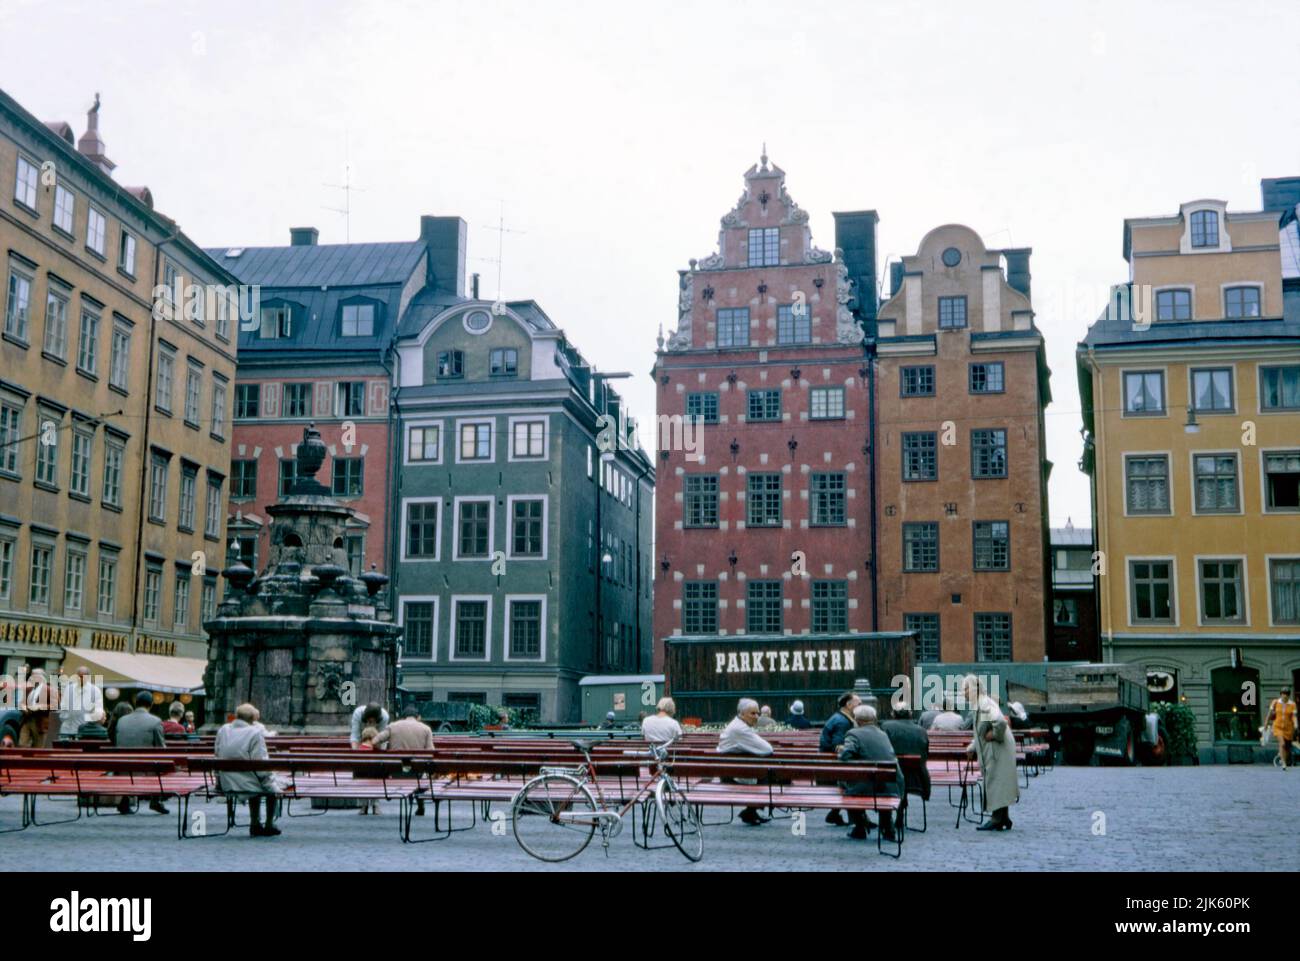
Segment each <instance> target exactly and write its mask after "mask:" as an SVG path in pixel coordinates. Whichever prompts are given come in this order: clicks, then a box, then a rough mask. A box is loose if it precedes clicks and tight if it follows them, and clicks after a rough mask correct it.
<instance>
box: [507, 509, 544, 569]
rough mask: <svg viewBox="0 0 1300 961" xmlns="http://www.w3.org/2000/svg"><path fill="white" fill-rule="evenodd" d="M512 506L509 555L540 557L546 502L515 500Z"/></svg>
mask: <svg viewBox="0 0 1300 961" xmlns="http://www.w3.org/2000/svg"><path fill="white" fill-rule="evenodd" d="M512 505H513V506H512V509H511V517H510V524H511V532H510V539H511V548H510V552H511V554H512V555H514V556H515V557H541V556H542V553H543V551H544V540H543V533H544V526H543V517H544V516H545V509H546V502H545V501H543V500H541V499H529V500H516V501H513V502H512Z"/></svg>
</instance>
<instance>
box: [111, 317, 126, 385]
mask: <svg viewBox="0 0 1300 961" xmlns="http://www.w3.org/2000/svg"><path fill="white" fill-rule="evenodd" d="M119 346H120V347H121V349H120V350H119V349H118V348H119ZM108 386H110V387H116V388H117V389H118V390H120V391H123V392H125V391H127V390H129V389H130V386H131V330H130V328H129V327H126V326H124V325H122V324H118V323H115V324H113V336H112V339H111V340H110V341H109V358H108Z"/></svg>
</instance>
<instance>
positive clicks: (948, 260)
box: [943, 247, 961, 267]
mask: <svg viewBox="0 0 1300 961" xmlns="http://www.w3.org/2000/svg"><path fill="white" fill-rule="evenodd" d="M943 262H944V266H947V267H956V266H957V265H958V264H959V263H961V251H960V250H958V249H957V248H956V247H949V248H948V249H947V250H945V251H944V252H943Z"/></svg>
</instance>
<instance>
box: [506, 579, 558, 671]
mask: <svg viewBox="0 0 1300 961" xmlns="http://www.w3.org/2000/svg"><path fill="white" fill-rule="evenodd" d="M516 601H526V602H527V601H541V602H542V623H541V653H540V654H539V655H538V656H537V657H522V656H519V657H516V656H513V655H512V654H511V653H510V606H511V605H512V604H514V603H515V602H516ZM546 615H547V595H545V594H507V595H506V596H505V614H504V617H503V618H502V621H501V624H502V629H501V657H502V660H506V661H514V662H515V663H517V664H543V663H545V662H546V647H547V645H546V641H547V637H546V635H547V633H548V632H547V629H546V628H547V624H548V623H549V622H548V621H547V619H546Z"/></svg>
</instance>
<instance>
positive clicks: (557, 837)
mask: <svg viewBox="0 0 1300 961" xmlns="http://www.w3.org/2000/svg"><path fill="white" fill-rule="evenodd" d="M510 813H511V820H512V821H513V822H514V831H515V840H516V841H518V842H519V846H520V847H521V848H523V849H524V850H525V851H527V852H528V853H529V854H531V855H532V856H533V857H535V858H537V859H538V860H539V861H567V860H569V858H572V857H576V856H577V855H578V854H580V853H581V852H582V849H583V848H585V847H586V846H587V845H588V844H590V843H591V836H592V835H593V834H595V833H596V817H595V814H596V801H595V799H594V798H593V797H592V796H591V792H590V791H589V790H587V788H586V786H585V785H583V784H582V782H580V781H578V780H577V779H575V778H571V777H563V776H561V775H544V776H542V777H538V778H534V779H533V780H531V781H529V782H528V783H527V784H525V785H524V787H523V788H522V789H521V790H520V792H519V793H518V794H516V795H515V799H514V803H513V804H511V806H510Z"/></svg>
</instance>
